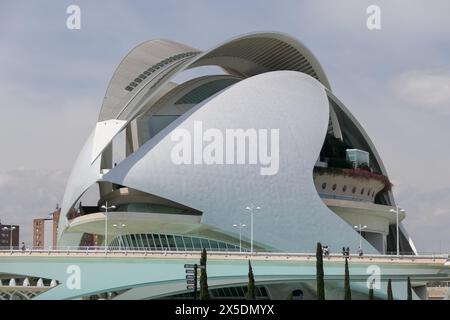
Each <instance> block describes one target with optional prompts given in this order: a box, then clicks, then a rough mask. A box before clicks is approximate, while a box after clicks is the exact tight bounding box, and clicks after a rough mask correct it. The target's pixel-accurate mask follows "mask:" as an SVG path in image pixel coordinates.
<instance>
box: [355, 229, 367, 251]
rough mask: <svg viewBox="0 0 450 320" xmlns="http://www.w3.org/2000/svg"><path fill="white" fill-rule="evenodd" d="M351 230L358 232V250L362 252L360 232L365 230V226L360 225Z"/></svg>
mask: <svg viewBox="0 0 450 320" xmlns="http://www.w3.org/2000/svg"><path fill="white" fill-rule="evenodd" d="M353 228H355V229H356V230H358V231H359V250H362V235H361V231H362V230H364V229H367V226H366V225H364V226H363V225H361V223H360V224H359V225H357V226H353Z"/></svg>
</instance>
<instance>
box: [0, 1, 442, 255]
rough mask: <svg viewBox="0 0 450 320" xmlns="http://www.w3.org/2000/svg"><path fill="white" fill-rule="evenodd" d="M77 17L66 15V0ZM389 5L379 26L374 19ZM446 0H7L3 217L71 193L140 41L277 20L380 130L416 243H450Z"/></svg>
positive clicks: (211, 42) (203, 45) (39, 212)
mask: <svg viewBox="0 0 450 320" xmlns="http://www.w3.org/2000/svg"><path fill="white" fill-rule="evenodd" d="M72 4H75V5H78V6H79V7H80V9H81V29H80V30H69V29H68V28H67V27H66V19H67V18H68V16H69V15H68V14H67V13H66V9H67V7H68V6H69V5H72ZM372 4H375V5H378V6H379V7H380V10H381V11H380V13H381V15H380V17H381V29H380V30H369V29H368V28H367V25H366V21H367V19H368V16H369V15H368V14H367V13H366V9H367V7H368V6H369V5H372ZM448 12H450V2H449V1H446V0H442V1H439V0H433V1H425V0H423V1H418V0H404V1H400V0H398V1H393V0H388V1H379V0H372V1H365V0H341V1H320V0H319V1H318V0H310V1H308V0H305V1H301V0H297V1H287V0H281V1H275V0H272V1H267V0H258V1H256V0H255V1H250V0H246V1H242V0H241V1H233V0H231V1H215V0H210V1H200V0H193V1H181V0H179V1H174V0H172V1H170V0H169V1H137V0H136V1H114V0H111V1H105V0H103V1H102V0H99V1H73V0H72V1H64V0H58V1H57V0H54V1H50V0H41V1H39V2H38V1H23V0H13V1H9V0H0V30H1V31H0V121H1V125H0V150H1V151H0V152H1V153H0V219H1V222H2V223H8V224H9V223H13V224H19V225H20V226H21V238H22V240H23V241H25V242H26V243H27V244H31V237H32V236H31V223H32V219H33V218H36V217H46V216H47V214H48V213H49V212H50V211H52V210H53V209H54V207H55V206H56V203H61V201H62V196H63V192H64V186H65V182H66V181H67V178H68V175H69V173H70V169H71V167H72V165H73V163H74V161H75V158H76V156H77V154H78V152H79V151H80V149H81V147H82V145H83V143H84V141H85V139H86V138H87V136H88V135H89V133H90V132H91V131H92V129H93V128H94V126H95V123H96V120H97V117H98V113H99V110H100V107H101V102H102V99H103V96H104V94H105V92H106V88H107V85H108V82H109V80H110V78H111V76H112V74H113V72H114V70H115V68H116V67H117V65H118V64H119V63H120V61H121V60H122V58H123V57H124V56H125V55H126V54H127V53H128V52H129V51H130V50H131V49H132V48H133V47H135V46H136V45H138V44H140V43H141V42H144V41H146V40H150V39H155V38H166V39H172V40H175V41H178V42H181V43H185V44H188V45H191V46H193V47H196V48H199V49H201V50H207V49H209V48H211V47H213V46H215V45H217V44H219V43H222V42H224V41H225V40H227V39H229V38H232V37H235V36H238V35H240V34H244V33H248V32H254V31H280V32H284V33H288V34H290V35H291V36H293V37H295V38H297V39H299V40H300V41H301V42H303V43H304V44H305V45H306V46H307V47H308V48H309V49H310V50H311V51H312V52H313V53H314V55H315V56H316V57H317V58H318V60H319V61H320V62H321V64H322V67H323V68H324V70H325V72H326V74H327V76H328V79H329V81H330V83H331V87H332V90H333V92H334V94H335V95H336V96H337V97H339V99H340V100H341V101H342V102H343V103H344V104H345V105H346V106H347V107H348V108H349V109H350V110H351V111H352V113H353V114H354V116H355V117H356V118H357V119H358V120H359V122H360V123H361V124H362V125H363V126H364V127H365V129H366V131H367V133H368V134H369V136H370V137H371V139H372V141H373V142H374V144H375V146H376V147H377V150H378V152H379V154H380V156H381V158H382V159H383V162H384V164H385V167H386V168H387V171H388V174H389V177H390V179H391V181H392V182H393V184H394V189H393V190H394V195H395V198H396V200H397V202H398V204H399V205H400V206H402V207H403V208H405V210H406V211H407V218H406V220H405V222H404V224H405V226H406V228H407V230H408V232H409V234H410V236H411V237H412V238H413V241H414V243H415V245H416V247H417V249H418V251H419V252H438V251H446V252H450V232H449V229H450V148H449V145H450V143H449V140H450V58H449V57H450V41H449V40H450V20H449V19H448V16H447V15H448Z"/></svg>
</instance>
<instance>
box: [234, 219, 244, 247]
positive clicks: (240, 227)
mask: <svg viewBox="0 0 450 320" xmlns="http://www.w3.org/2000/svg"><path fill="white" fill-rule="evenodd" d="M246 226H247V225H245V224H243V223H240V222H239V224H233V227H235V228H239V252H242V228H245V227H246Z"/></svg>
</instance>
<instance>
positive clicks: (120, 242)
mask: <svg viewBox="0 0 450 320" xmlns="http://www.w3.org/2000/svg"><path fill="white" fill-rule="evenodd" d="M126 226H127V225H126V224H124V223H121V224H120V225H118V224H115V223H114V224H113V227H115V228H119V230H120V231H119V251H120V250H122V246H121V244H122V228H124V227H126Z"/></svg>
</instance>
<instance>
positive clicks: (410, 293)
mask: <svg viewBox="0 0 450 320" xmlns="http://www.w3.org/2000/svg"><path fill="white" fill-rule="evenodd" d="M407 299H408V300H412V287H411V279H410V278H409V277H408V298H407Z"/></svg>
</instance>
